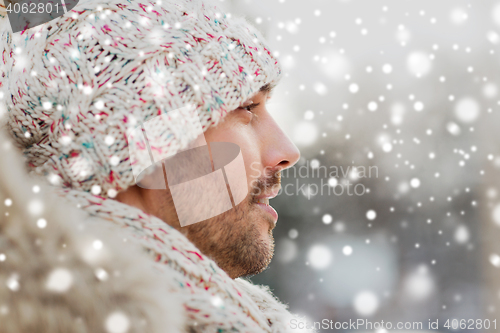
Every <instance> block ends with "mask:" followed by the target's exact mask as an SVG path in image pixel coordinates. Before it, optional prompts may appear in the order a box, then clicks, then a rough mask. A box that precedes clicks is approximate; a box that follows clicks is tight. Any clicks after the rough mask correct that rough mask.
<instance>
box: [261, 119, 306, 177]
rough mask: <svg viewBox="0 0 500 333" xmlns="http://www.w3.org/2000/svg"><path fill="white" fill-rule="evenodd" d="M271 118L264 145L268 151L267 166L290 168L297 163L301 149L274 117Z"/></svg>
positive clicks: (279, 168)
mask: <svg viewBox="0 0 500 333" xmlns="http://www.w3.org/2000/svg"><path fill="white" fill-rule="evenodd" d="M269 118H270V124H269V125H270V126H269V127H268V128H267V129H266V132H267V133H266V140H265V141H266V142H264V147H263V148H264V149H265V150H266V151H267V153H266V157H265V161H264V163H265V166H267V167H269V168H273V169H278V170H284V169H288V168H290V167H292V166H293V165H294V164H295V163H297V161H298V160H299V158H300V151H299V149H298V148H297V146H295V144H294V143H293V142H292V141H291V140H290V138H289V137H288V136H287V135H286V134H285V132H283V130H282V129H281V128H280V127H279V126H278V124H277V123H276V122H275V121H274V119H273V118H272V117H269Z"/></svg>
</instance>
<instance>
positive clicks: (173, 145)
mask: <svg viewBox="0 0 500 333" xmlns="http://www.w3.org/2000/svg"><path fill="white" fill-rule="evenodd" d="M0 14H2V13H0ZM2 15H3V14H2ZM2 43H3V44H2V46H5V50H4V52H3V56H2V57H1V58H0V59H1V60H2V61H1V66H2V68H1V69H2V77H0V87H1V88H2V89H4V91H5V93H6V97H7V100H6V105H7V110H8V115H7V117H8V122H7V127H8V129H9V131H10V133H11V136H12V137H13V138H14V140H15V142H16V143H17V145H18V146H19V147H20V148H21V149H22V150H23V153H24V155H25V157H26V159H27V164H28V166H29V168H30V170H32V171H33V172H34V173H37V174H39V175H41V176H44V177H46V179H48V181H49V182H51V183H52V184H53V185H56V187H55V189H56V191H57V192H58V194H60V195H61V196H62V197H63V198H64V200H65V202H69V203H71V204H73V205H75V206H77V207H78V208H80V209H82V210H84V211H85V212H87V213H88V214H89V216H91V217H92V218H94V219H99V220H100V221H101V222H102V224H103V225H106V224H113V225H117V226H118V227H119V228H120V230H121V231H123V233H124V241H125V242H124V246H126V244H127V242H134V243H138V244H140V245H141V246H142V247H143V248H144V250H145V251H146V252H147V253H148V254H150V257H151V259H152V260H151V265H152V266H154V267H156V268H157V269H158V271H160V272H161V274H164V278H165V279H168V280H169V281H170V282H172V285H175V286H177V287H175V288H173V290H171V292H172V294H176V295H180V298H179V299H182V300H183V301H182V304H179V307H181V308H182V309H183V310H184V312H185V315H186V318H187V319H186V323H185V331H186V332H195V331H196V332H208V331H237V332H285V331H288V330H289V329H290V320H291V318H293V316H292V315H291V314H290V313H289V312H288V310H287V309H286V306H285V305H284V304H282V303H280V302H279V301H278V300H277V299H276V298H275V297H274V296H273V295H272V294H271V293H270V291H269V290H268V289H266V288H265V287H261V286H256V285H253V284H251V283H250V282H248V281H246V280H243V279H239V277H243V276H247V275H252V274H257V273H259V272H261V271H262V270H264V269H265V268H266V267H267V266H268V264H269V262H270V260H271V258H272V255H273V249H274V240H273V236H272V230H273V229H274V227H275V225H276V222H277V219H278V215H277V213H276V211H275V210H274V209H273V208H272V207H271V206H270V205H269V199H271V198H273V197H275V196H276V195H277V193H278V191H279V189H280V172H281V171H282V170H284V169H286V168H289V167H291V166H293V165H294V164H295V163H296V162H297V160H298V159H299V151H298V149H297V148H296V147H295V145H294V144H293V143H292V142H291V141H290V140H289V139H288V137H287V136H286V135H285V134H284V132H283V131H282V130H281V129H280V127H279V126H278V125H277V123H276V122H275V121H274V120H273V118H272V117H271V115H270V114H269V112H268V110H267V109H266V101H267V100H268V99H269V98H270V94H271V92H272V89H273V88H274V86H275V85H276V84H277V83H278V81H279V80H280V77H281V68H280V65H279V63H278V61H277V59H276V58H275V57H274V56H273V54H272V52H271V51H270V50H269V48H268V47H267V46H266V43H265V41H264V40H263V38H262V36H261V35H260V33H259V32H258V31H256V29H255V28H253V27H252V26H250V25H249V24H248V23H247V22H246V21H245V20H243V19H241V18H232V17H230V15H226V14H224V13H222V12H221V11H220V10H219V8H217V7H215V6H214V5H212V4H210V3H207V2H202V1H189V0H182V1H173V0H168V1H165V0H161V1H157V2H153V1H146V0H138V1H128V2H123V1H118V0H106V1H97V0H81V1H80V2H79V4H78V5H77V6H76V7H75V8H74V9H73V10H72V11H71V12H69V13H68V14H67V15H64V16H62V17H60V18H57V19H54V20H52V21H50V22H48V23H47V24H45V25H41V26H38V27H35V28H33V29H29V30H26V31H23V32H22V33H17V34H12V32H11V31H3V34H2ZM186 105H190V106H194V108H193V112H192V113H191V114H189V115H188V116H187V117H170V118H168V121H166V122H164V123H163V124H162V125H161V126H156V127H154V128H152V129H150V130H148V133H147V135H148V140H149V141H150V142H154V147H150V148H151V149H150V151H152V150H154V151H155V153H159V154H160V153H164V154H167V155H169V156H174V155H175V154H176V153H178V152H180V151H185V150H186V149H187V148H188V147H189V145H190V144H191V143H192V142H193V141H194V140H196V139H197V137H198V134H199V133H198V132H197V131H196V130H195V128H196V124H195V121H194V119H197V121H199V124H200V125H201V128H202V131H203V136H204V138H205V140H206V142H207V145H208V147H214V146H216V145H217V143H221V142H226V143H232V144H234V145H235V146H237V147H239V148H240V149H241V154H242V158H243V161H244V163H243V164H244V167H245V171H246V179H243V180H241V179H240V181H241V182H242V183H243V184H244V185H245V186H246V187H247V188H246V189H245V191H247V192H248V194H247V195H246V196H245V197H244V199H243V200H242V201H241V202H239V203H238V204H235V205H234V208H232V209H229V210H226V211H224V212H223V213H222V214H217V215H216V216H214V217H212V218H209V219H206V220H203V221H201V222H197V223H193V224H190V225H187V226H185V227H182V226H181V223H180V222H179V216H180V212H182V213H183V214H186V213H189V212H191V211H194V207H195V206H197V205H202V204H203V202H198V201H197V200H196V199H195V196H194V195H193V193H192V192H190V191H184V192H182V191H180V193H177V194H176V195H177V197H182V198H183V201H182V202H185V203H186V204H185V205H182V206H179V205H177V206H175V205H174V202H173V195H172V188H173V187H172V184H166V186H165V188H164V189H150V188H143V187H141V186H138V185H136V182H135V181H136V179H135V177H134V173H133V167H132V165H131V164H133V163H132V162H131V157H130V152H129V146H128V145H129V141H128V139H127V137H128V135H129V134H130V132H131V131H133V130H134V129H135V128H137V126H138V125H140V124H144V123H146V122H148V121H150V120H151V119H154V118H155V117H158V116H162V115H168V114H169V112H171V111H172V110H176V109H180V108H183V107H185V106H186ZM167 161H168V159H167ZM194 161H196V159H195V160H194ZM211 163H212V165H211V168H212V169H211V170H216V169H217V168H216V167H214V164H216V163H217V162H216V160H215V159H213V158H212V160H211ZM250 166H252V167H250ZM183 167H184V168H186V169H188V170H189V172H192V171H193V170H196V168H198V167H200V168H202V165H201V164H197V163H191V164H190V165H189V166H188V165H177V168H176V169H175V170H176V171H174V172H179V173H182V172H183V171H186V170H184V168H183ZM159 172H160V173H159V174H158V175H160V176H163V175H164V172H165V171H164V170H163V171H162V169H161V168H160V169H159ZM226 173H227V172H226ZM232 174H234V173H230V174H229V173H228V174H227V175H226V178H227V177H230V176H231V175H232ZM228 175H229V176H228ZM226 183H227V184H229V182H228V181H227V180H226ZM228 186H229V185H228ZM227 190H228V189H226V188H224V189H223V191H227ZM230 192H231V191H230ZM233 192H234V193H236V191H235V190H234V189H233ZM231 193H232V192H231ZM232 195H233V194H232ZM232 195H231V196H232ZM232 200H233V204H234V203H235V201H234V198H232ZM211 208H212V209H214V210H216V209H217V207H216V204H215V205H214V206H213V207H211Z"/></svg>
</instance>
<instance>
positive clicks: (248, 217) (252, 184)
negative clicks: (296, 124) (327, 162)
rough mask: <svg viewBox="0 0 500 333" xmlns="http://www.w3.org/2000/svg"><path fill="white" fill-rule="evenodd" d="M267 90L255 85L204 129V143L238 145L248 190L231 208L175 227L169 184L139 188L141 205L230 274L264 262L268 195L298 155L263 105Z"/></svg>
mask: <svg viewBox="0 0 500 333" xmlns="http://www.w3.org/2000/svg"><path fill="white" fill-rule="evenodd" d="M269 93H270V92H269V91H268V90H267V89H263V90H261V91H260V92H258V93H257V94H255V95H254V96H253V97H252V98H250V99H249V100H247V101H245V103H243V105H242V106H241V107H239V108H238V109H236V110H233V111H231V112H230V113H229V114H228V115H227V116H226V117H225V118H224V119H223V120H222V121H221V122H220V123H219V124H218V125H217V126H215V127H210V128H209V129H208V130H207V131H205V139H206V141H207V143H209V142H232V143H235V144H237V145H238V146H239V147H240V149H241V152H242V155H243V160H244V164H245V170H246V176H247V185H248V189H249V194H248V195H247V196H246V198H245V199H244V200H243V201H242V202H240V203H239V204H238V205H236V207H235V208H233V209H230V210H228V211H226V212H224V213H222V214H220V215H217V216H215V217H213V218H210V219H208V220H205V221H202V222H198V223H195V224H191V225H188V226H185V227H181V226H180V224H179V221H178V219H177V215H176V211H175V208H174V205H173V200H172V195H171V193H170V190H169V189H167V190H166V191H165V190H146V189H140V190H139V191H140V192H141V197H142V198H141V201H142V203H143V207H142V208H143V209H145V210H146V211H147V212H148V213H150V214H153V215H155V216H157V217H159V218H161V219H162V220H164V221H165V222H167V223H168V224H170V225H172V226H174V227H175V228H176V229H178V230H179V231H181V232H182V233H183V234H184V235H186V237H187V238H188V239H189V240H190V241H191V242H193V243H194V244H195V245H196V246H197V247H198V248H199V249H200V250H201V251H202V252H203V253H204V254H205V255H207V256H209V257H210V258H212V259H213V260H214V261H215V262H216V263H217V264H218V265H219V267H221V268H222V269H223V270H225V271H226V272H227V273H228V274H229V276H231V277H232V278H236V277H239V276H244V275H250V274H256V273H259V272H261V271H262V270H264V269H265V268H266V267H267V265H268V264H269V262H270V260H271V258H272V255H273V251H274V239H273V236H272V230H273V229H274V226H275V224H276V221H277V219H278V216H277V213H276V211H275V210H274V209H273V208H272V207H271V206H269V199H270V198H273V197H275V196H276V195H277V192H278V191H279V189H280V171H281V170H283V169H286V168H289V167H291V166H292V165H294V164H295V163H296V162H297V160H298V159H299V156H300V154H299V151H298V149H297V147H295V145H294V144H293V143H292V142H291V141H290V140H289V139H288V137H287V136H286V135H285V134H284V133H283V131H282V130H281V129H280V128H279V126H278V125H277V124H276V122H275V121H274V119H273V118H272V117H271V115H270V114H269V112H268V111H267V109H266V102H267V100H268V98H269ZM185 195H186V196H188V195H189V194H188V193H186V194H185ZM192 204H193V205H194V204H196V203H192Z"/></svg>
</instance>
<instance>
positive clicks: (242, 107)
mask: <svg viewBox="0 0 500 333" xmlns="http://www.w3.org/2000/svg"><path fill="white" fill-rule="evenodd" d="M259 104H260V103H255V104H250V105H247V106H240V109H243V110H247V111H252V110H253V109H255V108H256V107H257V106H259Z"/></svg>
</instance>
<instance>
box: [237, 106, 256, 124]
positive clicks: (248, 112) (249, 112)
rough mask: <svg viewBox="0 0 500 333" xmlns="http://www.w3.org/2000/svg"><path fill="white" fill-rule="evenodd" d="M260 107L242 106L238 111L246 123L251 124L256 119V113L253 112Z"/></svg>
mask: <svg viewBox="0 0 500 333" xmlns="http://www.w3.org/2000/svg"><path fill="white" fill-rule="evenodd" d="M258 105H259V103H256V104H250V105H247V106H240V107H239V108H238V109H236V111H237V112H238V114H239V115H240V116H241V117H242V118H243V119H244V120H245V122H246V123H249V122H250V121H252V119H253V118H254V117H256V115H255V113H254V112H253V110H254V109H255V108H256V107H257V106H258Z"/></svg>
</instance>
